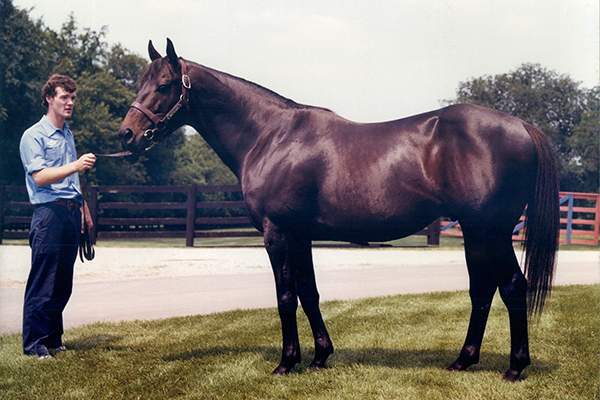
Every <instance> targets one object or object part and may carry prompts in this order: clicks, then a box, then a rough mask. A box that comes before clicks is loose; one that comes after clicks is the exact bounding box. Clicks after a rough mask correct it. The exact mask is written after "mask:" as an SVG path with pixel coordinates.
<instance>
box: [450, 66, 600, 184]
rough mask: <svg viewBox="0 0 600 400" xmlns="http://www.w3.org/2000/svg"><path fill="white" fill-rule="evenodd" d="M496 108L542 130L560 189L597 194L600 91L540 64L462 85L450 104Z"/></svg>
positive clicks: (472, 80) (474, 79)
mask: <svg viewBox="0 0 600 400" xmlns="http://www.w3.org/2000/svg"><path fill="white" fill-rule="evenodd" d="M446 103H447V104H458V103H471V104H478V105H481V106H485V107H490V108H494V109H497V110H500V111H503V112H506V113H507V114H510V115H513V116H515V117H518V118H520V119H522V120H524V121H526V122H528V123H530V124H532V125H535V126H537V127H538V128H540V129H542V130H543V131H544V132H545V133H546V134H547V135H548V137H549V138H550V141H551V142H552V144H553V147H554V149H555V151H556V155H557V163H558V168H559V175H560V182H561V189H562V190H569V191H588V192H589V191H593V192H597V191H598V183H599V177H598V146H599V144H598V137H599V119H598V104H599V90H598V87H596V88H593V89H585V88H581V87H580V83H578V82H575V81H573V80H572V79H571V78H570V77H569V76H567V75H559V74H558V73H556V72H554V71H548V70H546V69H545V68H542V67H541V66H540V65H539V64H523V65H521V67H519V68H518V69H517V70H515V71H511V72H509V73H506V74H500V75H496V76H483V77H480V78H473V79H471V80H469V81H467V82H461V83H460V84H459V87H458V89H457V97H456V99H454V100H446Z"/></svg>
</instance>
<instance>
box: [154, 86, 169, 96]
mask: <svg viewBox="0 0 600 400" xmlns="http://www.w3.org/2000/svg"><path fill="white" fill-rule="evenodd" d="M170 89H171V87H170V86H169V85H160V86H159V87H158V88H157V89H156V91H157V92H159V93H161V94H168V93H169V92H170Z"/></svg>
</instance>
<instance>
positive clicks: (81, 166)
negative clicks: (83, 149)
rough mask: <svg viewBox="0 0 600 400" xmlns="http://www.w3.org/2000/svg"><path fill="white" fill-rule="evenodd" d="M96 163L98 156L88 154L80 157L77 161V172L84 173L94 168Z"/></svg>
mask: <svg viewBox="0 0 600 400" xmlns="http://www.w3.org/2000/svg"><path fill="white" fill-rule="evenodd" d="M95 162H96V156H95V155H94V154H92V153H87V154H84V155H82V156H81V157H79V159H78V160H77V161H75V163H76V165H77V172H83V171H85V170H86V169H90V168H92V167H93V166H94V163H95Z"/></svg>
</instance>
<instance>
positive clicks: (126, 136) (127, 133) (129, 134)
mask: <svg viewBox="0 0 600 400" xmlns="http://www.w3.org/2000/svg"><path fill="white" fill-rule="evenodd" d="M119 136H120V137H121V140H122V141H123V142H126V143H128V144H129V143H131V142H132V141H133V131H132V130H131V129H130V128H125V129H124V130H121V131H120V132H119Z"/></svg>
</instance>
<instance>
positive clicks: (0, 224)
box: [0, 186, 4, 244]
mask: <svg viewBox="0 0 600 400" xmlns="http://www.w3.org/2000/svg"><path fill="white" fill-rule="evenodd" d="M3 237H4V186H0V244H2V238H3Z"/></svg>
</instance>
